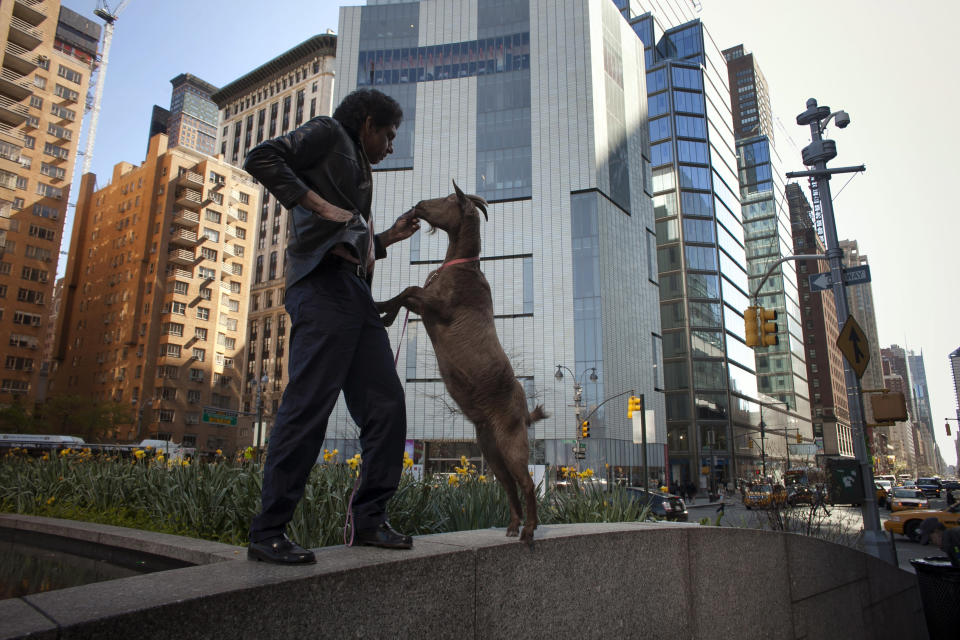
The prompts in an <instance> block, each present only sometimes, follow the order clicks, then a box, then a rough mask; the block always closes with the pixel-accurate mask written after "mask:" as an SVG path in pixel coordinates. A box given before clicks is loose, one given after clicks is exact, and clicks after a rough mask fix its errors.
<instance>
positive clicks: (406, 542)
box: [353, 522, 413, 549]
mask: <svg viewBox="0 0 960 640" xmlns="http://www.w3.org/2000/svg"><path fill="white" fill-rule="evenodd" d="M353 543H354V544H357V545H361V546H366V547H383V548H384V549H412V548H413V538H411V537H410V536H405V535H403V534H402V533H397V532H396V531H394V530H393V527H391V526H390V523H389V522H382V523H380V524H379V525H377V526H376V527H374V528H372V529H360V530H358V531H357V533H356V535H355V536H354V539H353Z"/></svg>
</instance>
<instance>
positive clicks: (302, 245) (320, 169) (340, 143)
mask: <svg viewBox="0 0 960 640" xmlns="http://www.w3.org/2000/svg"><path fill="white" fill-rule="evenodd" d="M243 168H244V169H245V170H246V171H247V172H248V173H249V174H250V175H252V176H253V177H254V178H256V179H257V180H258V181H260V183H261V184H263V185H264V186H265V187H266V188H267V189H268V190H269V191H270V193H272V194H273V195H274V197H276V199H277V200H279V201H280V204H282V205H283V206H284V207H285V208H286V209H287V210H288V211H289V212H290V215H289V225H290V236H289V241H288V243H287V261H286V286H287V288H289V287H291V286H292V285H293V284H294V283H296V282H297V281H298V280H300V279H301V278H303V277H304V276H306V275H307V274H309V273H310V272H311V271H313V270H314V269H316V267H317V265H318V264H320V261H321V260H323V258H324V256H326V254H327V252H328V251H329V250H330V249H331V248H332V247H333V246H334V245H337V244H343V245H345V246H346V247H347V249H348V250H349V251H350V252H351V253H352V254H353V255H354V256H355V257H356V258H357V260H358V261H359V262H360V264H361V265H366V264H367V259H368V254H369V243H370V239H369V233H370V230H369V227H368V223H367V221H368V220H369V219H370V201H371V198H372V195H373V179H372V177H371V172H370V162H369V161H368V160H367V157H366V154H364V152H363V147H362V146H361V145H360V142H359V141H358V140H357V139H356V137H355V136H354V135H352V134H351V133H350V132H349V131H348V130H347V129H346V128H344V127H343V125H341V124H340V123H339V122H338V121H336V120H334V119H333V118H329V117H326V116H320V117H318V118H314V119H312V120H310V121H308V122H306V123H305V124H303V125H302V126H300V127H299V128H297V129H295V130H294V131H291V132H290V133H288V134H286V135H284V136H281V137H279V138H275V139H273V140H267V141H266V142H263V143H261V144H259V145H257V146H256V147H254V148H253V149H252V150H251V151H250V153H249V154H248V155H247V160H246V162H244V165H243ZM308 190H313V191H314V192H316V193H317V194H318V195H319V196H320V197H321V198H323V199H324V200H326V201H327V202H329V203H330V204H333V205H335V206H338V207H340V208H341V209H346V210H347V211H353V212H354V214H355V215H354V216H353V219H352V220H351V221H350V222H348V223H346V224H344V223H342V222H334V221H332V220H325V219H324V218H321V217H320V216H319V215H318V214H316V213H314V212H313V211H310V210H308V209H305V208H303V207H301V206H300V205H298V204H297V203H298V202H299V201H300V198H302V197H303V196H304V194H305V193H306V192H307V191H308ZM374 252H375V254H376V257H377V258H383V257H385V256H386V255H387V251H386V249H385V248H384V247H383V245H382V244H381V243H380V241H379V239H376V238H374ZM368 280H369V274H368Z"/></svg>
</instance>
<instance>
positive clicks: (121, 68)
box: [60, 0, 960, 464]
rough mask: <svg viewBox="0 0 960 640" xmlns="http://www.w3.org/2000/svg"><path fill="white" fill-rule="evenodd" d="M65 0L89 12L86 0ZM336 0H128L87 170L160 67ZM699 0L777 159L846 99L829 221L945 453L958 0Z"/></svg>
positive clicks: (218, 67) (113, 148) (215, 77)
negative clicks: (865, 280)
mask: <svg viewBox="0 0 960 640" xmlns="http://www.w3.org/2000/svg"><path fill="white" fill-rule="evenodd" d="M63 4H64V5H65V6H67V7H69V8H71V9H73V10H74V11H77V12H79V13H81V14H83V15H84V16H87V17H90V18H93V13H92V12H93V9H94V8H95V6H96V2H95V0H64V2H63ZM108 4H109V5H110V6H111V7H115V6H116V5H118V4H119V0H117V1H109V2H108ZM341 4H344V5H358V4H365V3H364V2H360V1H347V2H337V1H336V0H319V1H318V0H274V1H273V2H271V3H269V4H266V3H263V2H262V1H259V2H252V1H250V0H201V1H197V0H190V1H187V0H166V1H165V2H163V3H159V2H156V0H132V1H131V2H130V4H129V5H128V6H127V8H126V9H125V10H124V11H123V13H122V14H121V15H120V17H119V19H118V20H117V23H116V30H115V33H114V37H113V46H112V48H111V51H110V60H109V67H108V70H107V81H106V85H105V89H104V97H103V107H102V111H101V114H100V123H99V126H98V129H99V130H98V132H97V141H96V147H95V149H94V158H93V171H94V173H96V174H97V175H98V177H99V183H100V184H101V185H102V184H105V183H106V182H107V181H109V180H110V176H111V174H112V170H113V165H114V164H116V163H117V162H121V161H127V162H131V163H134V164H139V163H140V162H142V161H143V158H144V155H145V153H146V147H147V137H146V136H147V131H148V126H149V122H150V110H151V108H152V106H153V105H154V104H159V105H160V106H163V107H169V104H170V89H171V85H170V79H171V78H173V77H174V76H176V75H178V74H180V73H184V72H189V73H192V74H194V75H196V76H199V77H200V78H203V79H204V80H206V81H207V82H210V83H211V84H214V85H217V86H224V85H226V84H227V83H229V82H231V81H233V80H235V79H237V78H238V77H240V76H242V75H244V74H245V73H247V72H249V71H251V70H253V69H254V68H256V67H258V66H260V65H261V64H263V63H265V62H266V61H268V60H270V59H271V58H273V57H275V56H277V55H279V54H281V53H283V52H284V51H287V50H288V49H290V48H291V47H293V46H295V45H296V44H298V43H300V42H303V41H304V40H306V39H307V38H309V37H311V36H313V35H316V34H319V33H324V32H325V31H326V30H327V29H328V28H329V29H333V30H334V31H336V30H337V29H338V24H337V22H338V15H339V14H338V9H337V7H338V6H340V5H341ZM700 4H701V5H702V11H701V12H700V13H699V16H700V18H701V19H702V20H703V22H704V24H705V25H706V26H707V29H708V31H709V32H710V33H711V34H712V36H713V39H714V41H715V42H716V44H717V46H718V47H720V48H721V49H725V48H727V47H730V46H733V45H736V44H741V43H742V44H743V45H744V47H745V48H746V50H747V51H750V52H752V53H753V54H754V55H755V56H756V59H757V62H758V64H759V65H760V67H761V68H762V69H763V72H764V75H765V76H766V78H767V82H768V84H769V88H770V94H771V100H772V105H773V111H774V114H775V115H776V116H777V118H778V119H779V121H780V125H781V126H778V128H777V130H776V131H775V136H776V142H777V146H778V149H779V152H780V155H781V158H782V161H783V170H784V171H795V170H802V169H803V166H802V163H801V161H800V152H799V148H800V147H803V146H805V145H806V144H807V143H808V142H809V129H808V128H807V127H799V126H797V124H796V121H795V117H796V114H798V113H800V112H801V111H803V110H804V109H805V102H806V100H807V98H811V97H814V98H816V99H817V100H818V101H819V102H820V104H821V105H828V106H830V107H832V108H833V109H835V110H836V109H844V110H845V111H847V112H848V113H849V114H850V118H851V123H850V126H849V127H847V128H846V129H844V130H838V129H836V128H831V129H829V130H828V133H827V137H829V138H832V139H834V140H836V142H837V147H838V150H839V156H838V157H837V158H836V160H834V161H832V162H831V166H848V165H858V164H865V165H866V166H867V171H866V172H865V173H863V174H857V175H855V177H853V178H852V179H851V178H850V177H849V176H837V177H836V178H834V180H833V184H832V189H833V193H834V198H835V207H834V208H835V211H836V217H837V232H838V235H839V237H840V238H841V239H844V238H852V239H856V240H857V241H858V242H859V244H860V251H861V253H862V254H865V255H866V256H867V257H868V259H869V262H870V270H871V275H872V278H873V283H872V285H873V295H874V301H875V304H876V312H877V326H878V329H879V332H880V344H881V346H888V345H890V344H899V345H901V346H905V347H906V348H908V349H913V350H914V351H915V352H918V353H919V352H921V351H922V352H923V355H924V359H925V364H926V371H927V382H928V384H929V386H930V397H931V401H932V406H933V417H934V430H935V432H936V434H937V440H938V442H939V444H940V447H941V450H942V451H943V456H944V458H945V459H946V461H947V463H948V464H949V463H954V462H955V459H956V453H955V447H954V443H953V439H954V438H956V433H957V429H956V426H957V425H956V423H955V422H954V423H952V427H951V430H952V432H953V434H954V436H953V438H947V436H946V434H945V431H944V420H943V418H945V417H947V416H950V417H956V412H955V409H956V402H955V395H954V391H953V380H952V376H951V373H950V367H949V361H948V359H947V356H948V355H949V354H950V352H951V351H953V350H954V349H957V348H958V347H960V330H958V329H957V327H958V324H957V319H958V318H960V296H958V286H957V284H956V280H957V276H958V272H960V268H958V266H957V262H956V258H955V257H951V255H952V250H957V248H958V238H960V221H958V218H957V216H956V215H954V214H950V213H949V211H948V210H947V209H948V207H949V206H951V205H949V203H948V199H947V198H946V197H945V196H944V195H943V194H942V189H943V188H946V187H947V186H949V185H951V184H953V183H954V182H955V181H958V178H957V177H956V176H954V175H953V169H954V167H953V165H950V164H949V160H948V157H949V156H950V155H951V152H950V150H951V149H954V150H955V149H956V148H957V145H958V143H960V136H958V133H957V124H956V123H954V124H950V122H951V121H952V120H953V121H955V120H956V115H955V114H957V113H960V104H958V103H960V89H958V83H957V81H956V71H955V69H956V51H955V49H956V48H955V45H953V44H951V43H953V42H955V33H954V30H955V26H956V24H957V23H958V21H960V3H957V2H953V1H951V0H915V1H914V2H910V3H904V2H895V1H894V0H844V1H843V2H835V1H833V2H818V1H811V2H805V3H799V2H783V1H771V0H701V2H700ZM264 9H267V10H266V11H265V10H264ZM84 135H85V134H84ZM788 136H789V138H791V139H792V141H793V143H794V144H793V145H792V144H791V142H790V141H789V140H787V138H788ZM794 145H795V146H794ZM83 147H84V142H83V141H81V144H80V148H81V149H82V148H83ZM848 180H849V184H848ZM68 224H69V221H68ZM66 237H67V238H69V235H68V236H66ZM64 248H66V247H64ZM64 266H65V262H64V261H61V268H60V271H61V273H62V271H63V268H64Z"/></svg>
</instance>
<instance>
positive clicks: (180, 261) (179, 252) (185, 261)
mask: <svg viewBox="0 0 960 640" xmlns="http://www.w3.org/2000/svg"><path fill="white" fill-rule="evenodd" d="M196 259H197V257H196V256H195V255H194V253H193V251H190V250H189V249H173V250H172V251H170V252H169V253H167V263H168V264H175V265H180V266H181V267H192V266H193V263H194V262H196Z"/></svg>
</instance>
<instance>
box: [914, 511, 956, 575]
mask: <svg viewBox="0 0 960 640" xmlns="http://www.w3.org/2000/svg"><path fill="white" fill-rule="evenodd" d="M917 533H918V534H920V544H927V543H929V542H932V543H933V544H935V545H937V546H938V547H940V550H941V551H943V552H945V553H946V554H947V557H949V558H950V564H951V565H953V566H954V567H956V568H957V569H960V527H953V528H950V529H947V527H946V525H945V524H943V523H942V522H940V520H938V519H937V518H927V519H926V520H924V521H923V522H921V523H920V526H919V527H917Z"/></svg>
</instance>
